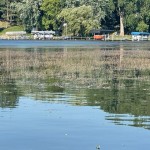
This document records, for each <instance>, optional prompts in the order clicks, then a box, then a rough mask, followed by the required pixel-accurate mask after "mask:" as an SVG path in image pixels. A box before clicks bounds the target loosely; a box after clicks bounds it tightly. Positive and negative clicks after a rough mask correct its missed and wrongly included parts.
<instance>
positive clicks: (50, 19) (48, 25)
mask: <svg viewBox="0 0 150 150" xmlns="http://www.w3.org/2000/svg"><path fill="white" fill-rule="evenodd" d="M41 10H42V11H43V17H42V24H43V26H44V27H45V29H52V30H53V29H57V28H58V26H57V25H58V24H57V23H58V20H57V18H56V16H57V14H58V13H59V12H60V0H43V3H42V6H41Z"/></svg>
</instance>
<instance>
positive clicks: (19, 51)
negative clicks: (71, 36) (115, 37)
mask: <svg viewBox="0 0 150 150" xmlns="http://www.w3.org/2000/svg"><path fill="white" fill-rule="evenodd" d="M149 139H150V42H129V41H121V42H108V41H106V42H104V41H28V40H27V41H24V40H21V41H19V40H18V41H15V40H0V149H1V150H50V149H51V150H60V149H61V150H70V149H71V150H83V149H85V150H95V149H96V147H97V145H100V149H101V150H141V149H143V150H148V149H149V147H150V142H149Z"/></svg>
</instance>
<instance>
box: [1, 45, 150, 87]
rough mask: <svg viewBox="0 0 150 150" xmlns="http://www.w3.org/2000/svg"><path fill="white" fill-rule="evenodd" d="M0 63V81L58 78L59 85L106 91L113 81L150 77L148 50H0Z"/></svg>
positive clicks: (149, 53) (142, 79)
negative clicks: (5, 79) (103, 88)
mask: <svg viewBox="0 0 150 150" xmlns="http://www.w3.org/2000/svg"><path fill="white" fill-rule="evenodd" d="M0 60H1V61H0V78H1V80H4V78H6V77H7V78H13V79H21V80H22V79H24V80H27V79H35V80H41V79H42V80H45V79H50V78H58V79H60V80H61V82H59V84H60V85H59V86H78V87H94V88H99V87H106V88H108V87H109V86H110V82H112V80H113V79H114V78H115V79H117V80H119V81H121V80H122V79H134V80H141V81H149V78H150V68H149V64H150V51H146V50H138V51H134V50H130V51H129V50H128V51H125V50H123V49H122V48H121V49H120V50H102V49H101V50H100V49H93V50H92V51H91V50H82V49H73V50H71V49H61V50H59V51H44V52H42V51H38V50H33V51H23V50H9V49H8V50H4V51H0ZM60 80H59V81H60ZM66 84H67V85H66Z"/></svg>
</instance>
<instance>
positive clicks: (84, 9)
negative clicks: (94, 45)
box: [58, 5, 99, 36]
mask: <svg viewBox="0 0 150 150" xmlns="http://www.w3.org/2000/svg"><path fill="white" fill-rule="evenodd" d="M58 18H59V19H61V20H63V22H65V23H67V29H68V32H70V34H73V35H80V36H84V35H85V34H88V33H89V31H90V30H91V29H93V28H98V27H99V22H98V21H97V20H96V19H95V18H94V15H93V10H92V7H91V6H85V5H83V6H80V7H74V8H65V9H63V10H62V11H61V13H60V14H59V15H58Z"/></svg>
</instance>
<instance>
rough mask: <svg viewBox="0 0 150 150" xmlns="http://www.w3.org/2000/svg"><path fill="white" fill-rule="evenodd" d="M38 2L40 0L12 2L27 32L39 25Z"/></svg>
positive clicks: (39, 2)
mask: <svg viewBox="0 0 150 150" xmlns="http://www.w3.org/2000/svg"><path fill="white" fill-rule="evenodd" d="M40 4H41V0H37V1H34V0H28V1H26V0H23V1H22V2H19V3H14V4H13V6H14V7H15V8H16V11H17V13H18V15H19V18H20V20H21V22H22V24H23V25H24V28H25V30H26V31H28V32H30V31H31V30H32V29H33V28H38V27H39V26H40V17H41V12H40V9H39V6H40Z"/></svg>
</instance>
